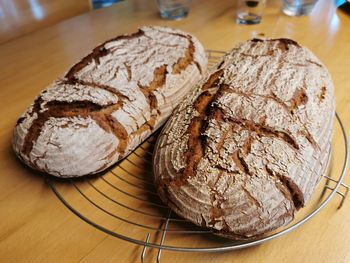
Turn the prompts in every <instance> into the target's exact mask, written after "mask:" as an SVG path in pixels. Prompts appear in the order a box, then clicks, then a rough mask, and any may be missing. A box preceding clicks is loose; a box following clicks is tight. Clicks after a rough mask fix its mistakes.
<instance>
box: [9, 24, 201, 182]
mask: <svg viewBox="0 0 350 263" xmlns="http://www.w3.org/2000/svg"><path fill="white" fill-rule="evenodd" d="M206 67H207V58H206V54H205V51H204V48H203V46H202V45H201V44H200V43H199V42H198V40H197V39H196V38H195V37H193V36H191V35H190V34H187V33H184V32H182V31H179V30H173V29H170V28H164V27H143V28H141V29H140V30H139V31H138V32H136V33H134V34H131V35H123V36H119V37H117V38H115V39H112V40H109V41H107V42H105V43H103V44H102V45H100V46H98V47H96V48H95V49H94V50H93V51H92V53H90V54H89V55H87V56H86V57H85V58H83V59H82V60H81V61H80V62H78V63H77V64H75V65H74V66H73V67H72V68H71V69H70V70H69V71H68V72H67V73H66V74H65V76H64V77H62V78H59V79H57V80H56V81H54V82H53V83H52V84H51V85H49V87H48V88H47V89H46V90H44V91H43V92H42V93H41V94H40V95H39V96H38V97H37V98H36V100H35V101H34V103H33V104H32V105H31V106H30V107H29V108H28V110H27V111H26V112H25V113H24V114H23V116H22V117H21V118H20V119H19V120H18V123H17V125H16V127H15V129H14V136H13V148H14V150H15V152H16V154H17V155H18V156H19V157H20V158H21V159H22V160H23V161H24V162H25V163H26V164H27V165H29V166H31V167H32V168H34V169H37V170H39V171H43V172H47V173H49V174H52V175H55V176H58V177H75V176H82V175H87V174H94V173H97V172H100V171H102V170H104V169H106V168H107V167H109V166H111V165H112V164H114V163H115V162H117V161H118V160H120V159H121V158H123V157H125V156H126V155H128V154H129V153H130V152H131V151H132V150H134V149H135V148H136V146H138V145H139V144H140V143H141V142H142V141H143V140H144V139H145V138H146V137H148V136H149V135H150V134H151V133H152V132H153V131H154V130H155V129H157V128H158V127H159V126H161V125H162V124H163V123H164V121H165V120H166V119H167V117H169V115H170V114H171V112H172V111H173V109H174V108H175V106H176V105H177V104H178V103H179V102H180V101H181V100H182V99H183V97H184V96H185V95H186V93H188V91H189V90H191V89H193V87H195V84H196V83H198V81H199V80H200V79H201V77H202V74H203V73H204V72H206Z"/></svg>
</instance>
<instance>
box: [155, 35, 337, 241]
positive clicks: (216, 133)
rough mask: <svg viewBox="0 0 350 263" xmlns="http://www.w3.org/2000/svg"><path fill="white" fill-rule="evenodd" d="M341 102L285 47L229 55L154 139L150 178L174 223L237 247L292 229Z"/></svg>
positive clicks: (312, 63)
mask: <svg viewBox="0 0 350 263" xmlns="http://www.w3.org/2000/svg"><path fill="white" fill-rule="evenodd" d="M334 114H335V101H334V95H333V83H332V80H331V78H330V75H329V73H328V71H327V69H326V68H325V67H324V66H323V65H322V63H321V62H320V61H319V60H318V59H317V58H316V57H315V56H314V55H313V54H312V53H311V52H310V51H309V50H308V49H306V48H303V47H301V46H299V45H298V44H297V43H296V42H294V41H292V40H289V39H272V40H260V39H253V40H250V41H247V42H244V43H241V44H239V45H238V46H237V47H235V48H234V49H233V50H232V51H231V52H230V53H228V54H227V55H226V56H225V57H224V58H223V60H222V61H221V63H219V64H218V65H217V66H216V67H215V68H214V69H213V70H212V71H211V72H210V74H209V75H208V76H207V78H205V79H204V80H203V82H202V83H201V84H200V85H199V86H198V87H197V88H196V90H195V91H194V92H193V94H192V95H191V96H189V98H188V99H187V100H186V101H185V102H184V103H183V104H180V105H179V106H178V108H177V109H176V110H175V112H174V114H173V115H172V117H171V118H170V119H169V121H168V123H167V124H166V126H165V128H164V129H163V131H162V133H161V134H160V137H159V138H158V141H157V144H156V148H155V154H154V157H153V158H154V159H153V161H154V163H153V164H154V168H153V169H154V176H155V184H156V188H157V191H158V193H159V195H160V197H161V199H162V200H163V201H164V202H165V203H167V204H168V205H169V206H170V207H171V208H172V209H173V210H174V211H175V212H176V213H177V214H179V215H181V216H183V217H184V218H187V219H189V220H190V221H192V222H194V223H195V224H198V225H200V226H204V227H208V228H211V229H212V230H214V232H216V233H218V234H220V235H224V236H227V237H230V238H233V239H246V238H254V237H256V236H259V235H262V234H264V233H266V232H267V231H271V230H273V229H276V228H278V227H280V226H282V225H285V224H287V223H288V222H290V221H291V220H292V219H293V217H294V214H295V212H296V210H298V209H299V208H301V207H303V206H304V205H305V204H306V202H307V201H308V200H309V199H310V196H311V195H312V193H313V191H314V189H315V186H316V185H317V183H318V181H319V179H320V177H321V176H322V174H323V173H324V172H325V170H326V166H327V163H328V162H327V160H328V158H329V154H330V146H331V137H332V130H333V119H334Z"/></svg>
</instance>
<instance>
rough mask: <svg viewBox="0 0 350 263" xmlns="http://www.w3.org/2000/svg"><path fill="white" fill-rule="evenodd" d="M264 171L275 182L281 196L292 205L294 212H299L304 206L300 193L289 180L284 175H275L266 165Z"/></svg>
mask: <svg viewBox="0 0 350 263" xmlns="http://www.w3.org/2000/svg"><path fill="white" fill-rule="evenodd" d="M264 169H265V171H266V172H267V173H268V174H269V175H270V176H271V177H273V178H275V180H277V181H276V186H277V185H278V189H279V190H280V191H281V192H282V194H283V195H284V196H285V197H286V198H287V199H289V200H290V201H291V202H292V203H293V204H294V207H295V209H296V210H299V209H300V208H301V207H303V206H304V205H305V202H304V198H303V194H302V192H301V191H300V189H299V187H298V186H297V185H296V184H295V183H294V182H292V180H291V179H289V178H288V177H286V176H284V175H281V174H278V173H275V172H274V171H272V170H271V169H270V168H269V167H268V166H267V165H265V167H264Z"/></svg>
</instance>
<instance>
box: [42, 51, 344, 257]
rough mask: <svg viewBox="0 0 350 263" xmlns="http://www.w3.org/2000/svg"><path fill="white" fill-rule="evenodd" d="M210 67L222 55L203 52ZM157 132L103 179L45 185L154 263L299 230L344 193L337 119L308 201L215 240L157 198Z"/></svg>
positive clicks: (86, 218)
mask: <svg viewBox="0 0 350 263" xmlns="http://www.w3.org/2000/svg"><path fill="white" fill-rule="evenodd" d="M207 54H208V58H209V66H213V65H214V64H215V63H216V62H217V61H218V60H219V58H220V57H221V56H222V55H223V54H225V53H224V52H220V51H207ZM158 134H159V132H157V133H155V134H154V135H152V136H151V137H150V138H148V139H147V140H146V141H145V142H144V143H143V144H142V145H140V146H139V147H138V148H137V149H136V150H135V151H134V152H133V153H131V154H130V155H129V156H128V157H127V158H125V159H123V160H122V161H121V162H119V163H118V164H117V165H115V166H113V167H112V168H110V169H108V170H107V171H106V172H104V173H103V174H100V175H98V176H93V177H87V178H82V179H70V180H68V181H67V180H65V181H62V180H58V179H54V178H52V177H47V178H46V181H47V183H48V185H49V186H50V187H51V189H52V190H53V192H54V193H55V194H56V195H57V197H58V198H59V199H60V200H61V201H62V203H63V204H64V205H65V206H66V207H67V208H68V209H69V210H71V211H72V212H73V213H74V214H76V215H77V216H78V217H79V218H81V219H82V220H84V221H85V222H87V223H88V224H90V225H92V226H94V227H95V228H97V229H99V230H101V231H103V232H105V233H107V234H109V235H111V236H114V237H117V238H120V239H123V240H125V241H129V242H133V243H135V244H138V245H141V246H143V250H142V253H141V255H140V260H141V262H144V260H145V257H146V253H147V248H149V247H152V248H157V249H158V254H157V262H160V258H161V252H162V250H172V251H192V252H217V251H228V250H236V249H241V248H246V247H250V246H254V245H257V244H261V243H263V242H266V241H268V240H271V239H273V238H276V237H278V236H281V235H283V234H286V233H288V232H290V231H292V230H294V229H295V228H297V227H299V226H300V225H302V224H303V223H305V222H306V221H308V220H309V219H311V218H312V217H313V216H314V215H316V214H317V213H318V212H319V211H320V210H321V209H322V208H323V207H324V206H325V205H326V204H328V203H329V201H330V200H331V199H332V198H333V197H334V196H335V195H336V194H338V195H339V196H340V198H341V199H340V202H339V206H338V208H340V207H341V206H342V205H343V203H344V200H345V198H346V196H347V193H348V191H349V187H348V186H347V185H345V184H344V183H343V182H342V181H343V179H344V177H345V174H346V170H347V165H348V141H347V136H346V132H345V128H344V126H343V123H342V121H341V119H340V117H339V116H338V114H336V123H335V134H341V135H342V136H337V137H336V138H335V139H334V141H333V144H332V148H333V149H337V151H333V156H332V157H331V156H329V158H328V163H329V165H328V171H327V173H326V174H325V175H323V177H322V180H321V181H320V183H319V185H318V187H317V189H316V191H315V193H314V195H313V198H312V200H311V201H309V203H308V205H307V207H306V208H303V209H301V210H300V211H299V212H298V213H297V215H296V218H295V219H294V220H293V221H292V222H291V223H290V224H289V225H287V226H285V227H282V228H279V229H278V230H276V231H274V232H272V233H270V234H269V235H267V236H263V237H260V238H258V239H255V240H249V241H247V240H244V241H233V240H229V239H225V238H222V237H218V236H215V235H213V234H212V232H211V231H210V230H208V229H203V228H200V227H198V226H195V225H194V224H192V223H190V222H188V221H186V220H184V219H182V218H180V217H178V216H177V215H175V214H174V213H172V212H171V210H170V209H169V208H168V207H167V206H166V205H164V204H162V202H161V201H160V199H159V198H158V196H157V194H156V192H155V189H154V186H153V182H152V174H151V171H152V169H151V168H152V167H151V161H152V151H153V148H154V145H155V141H156V138H157V136H158Z"/></svg>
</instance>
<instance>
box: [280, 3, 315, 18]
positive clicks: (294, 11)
mask: <svg viewBox="0 0 350 263" xmlns="http://www.w3.org/2000/svg"><path fill="white" fill-rule="evenodd" d="M317 1H318V0H283V8H282V11H283V13H285V14H286V15H289V16H304V15H308V14H310V13H311V11H312V9H313V8H314V6H315V4H316V3H317Z"/></svg>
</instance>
